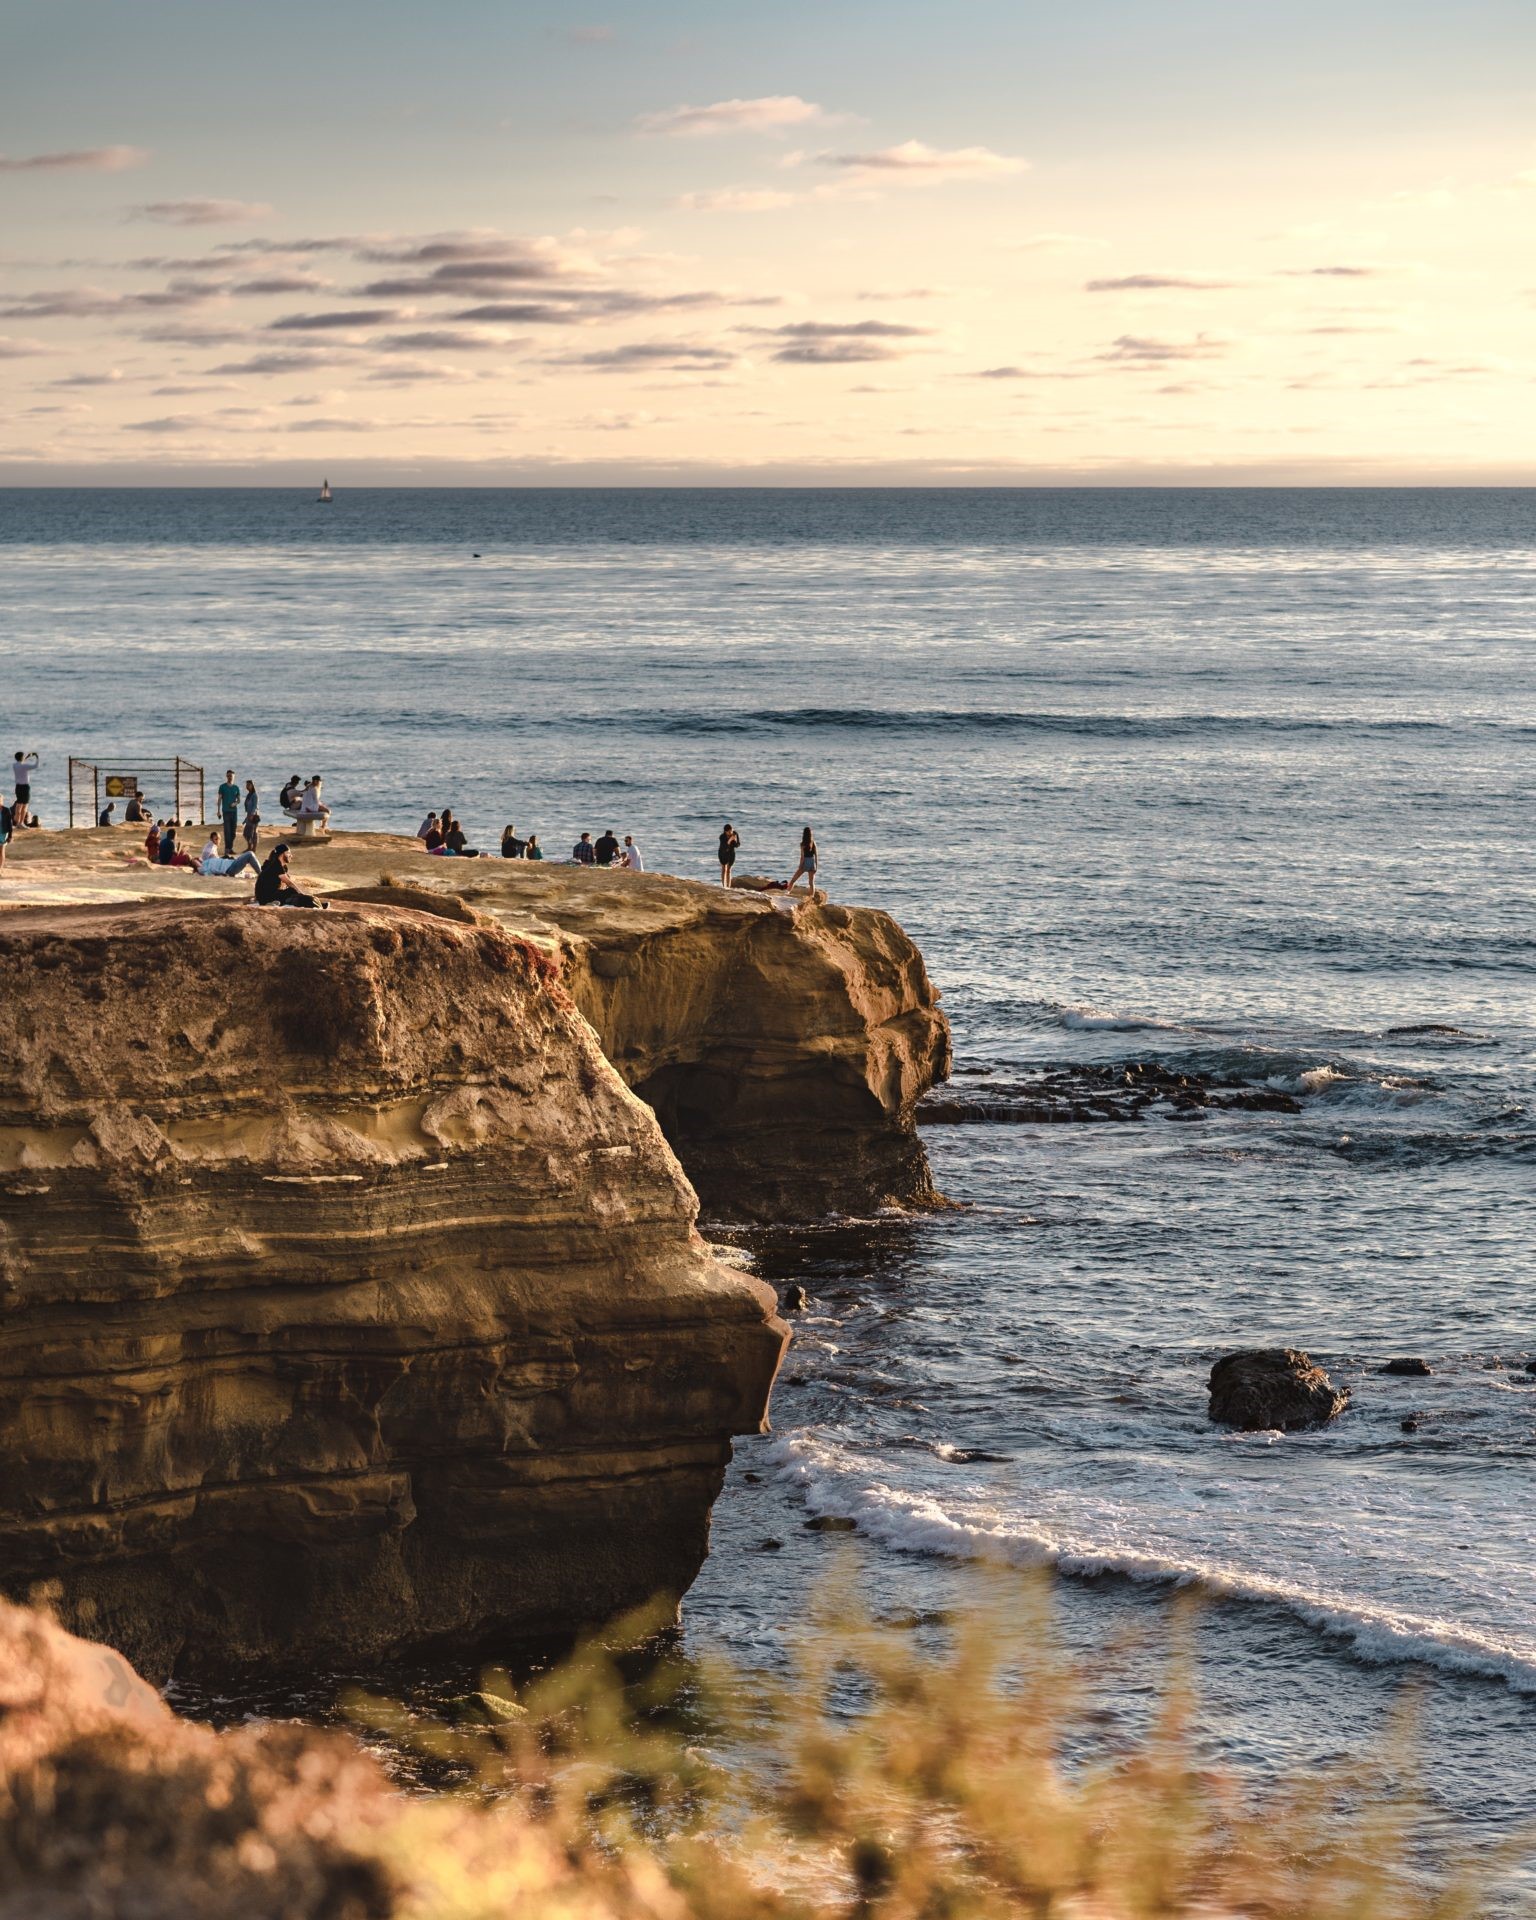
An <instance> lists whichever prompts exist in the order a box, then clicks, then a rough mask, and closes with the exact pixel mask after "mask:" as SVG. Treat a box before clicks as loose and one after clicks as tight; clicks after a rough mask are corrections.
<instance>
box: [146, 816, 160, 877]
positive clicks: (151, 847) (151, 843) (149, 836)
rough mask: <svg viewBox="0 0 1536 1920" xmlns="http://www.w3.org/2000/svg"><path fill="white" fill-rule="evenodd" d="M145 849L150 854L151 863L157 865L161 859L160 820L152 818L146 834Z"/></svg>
mask: <svg viewBox="0 0 1536 1920" xmlns="http://www.w3.org/2000/svg"><path fill="white" fill-rule="evenodd" d="M144 851H145V852H146V853H147V854H148V855H149V863H150V865H151V866H156V865H158V863H159V860H160V822H159V821H158V820H152V821H151V822H150V826H149V832H148V833H146V834H145V836H144Z"/></svg>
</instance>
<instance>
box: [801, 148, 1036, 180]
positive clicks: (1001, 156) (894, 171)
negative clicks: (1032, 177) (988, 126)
mask: <svg viewBox="0 0 1536 1920" xmlns="http://www.w3.org/2000/svg"><path fill="white" fill-rule="evenodd" d="M816 163H817V165H818V166H823V167H838V168H841V169H842V170H843V171H845V172H849V173H858V174H875V175H883V176H886V177H893V178H896V179H903V178H905V179H907V180H917V181H928V180H991V179H997V178H999V177H1000V176H1002V175H1005V174H1014V173H1023V172H1024V170H1025V169H1026V168H1027V167H1028V165H1029V162H1028V161H1027V160H1021V159H1019V158H1018V157H1017V156H1015V155H1013V154H1007V153H994V152H993V151H992V149H991V148H990V147H950V148H948V149H946V148H943V147H930V146H928V145H926V144H925V143H924V142H923V141H921V140H904V141H903V142H902V143H901V145H900V146H896V147H882V148H880V149H879V150H878V151H876V152H873V153H819V154H817V156H816Z"/></svg>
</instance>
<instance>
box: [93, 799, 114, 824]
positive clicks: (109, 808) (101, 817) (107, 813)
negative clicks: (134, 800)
mask: <svg viewBox="0 0 1536 1920" xmlns="http://www.w3.org/2000/svg"><path fill="white" fill-rule="evenodd" d="M116 809H117V802H116V801H115V800H109V801H108V802H107V804H106V805H105V806H104V807H103V808H102V810H101V812H100V813H98V814H97V816H96V824H97V826H98V827H115V826H116V825H117V822H116V821H115V820H114V819H113V818H112V815H113V813H114V812H115V811H116Z"/></svg>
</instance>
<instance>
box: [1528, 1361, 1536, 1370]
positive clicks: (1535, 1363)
mask: <svg viewBox="0 0 1536 1920" xmlns="http://www.w3.org/2000/svg"><path fill="white" fill-rule="evenodd" d="M1525 1371H1526V1372H1527V1373H1536V1360H1527V1361H1526V1363H1525Z"/></svg>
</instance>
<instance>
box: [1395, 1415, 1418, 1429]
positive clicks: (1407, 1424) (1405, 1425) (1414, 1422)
mask: <svg viewBox="0 0 1536 1920" xmlns="http://www.w3.org/2000/svg"><path fill="white" fill-rule="evenodd" d="M1397 1424H1398V1425H1399V1426H1400V1427H1401V1428H1402V1430H1403V1432H1404V1433H1417V1432H1418V1430H1419V1425H1420V1422H1419V1416H1418V1415H1417V1414H1416V1413H1410V1414H1409V1416H1408V1418H1407V1419H1406V1420H1399V1421H1398V1423H1397Z"/></svg>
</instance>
